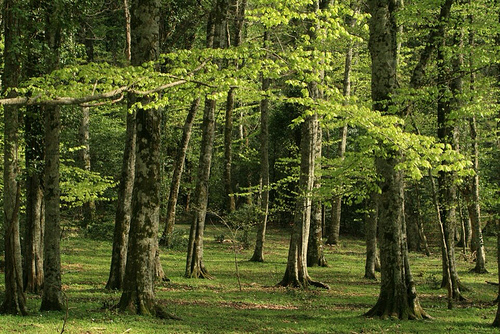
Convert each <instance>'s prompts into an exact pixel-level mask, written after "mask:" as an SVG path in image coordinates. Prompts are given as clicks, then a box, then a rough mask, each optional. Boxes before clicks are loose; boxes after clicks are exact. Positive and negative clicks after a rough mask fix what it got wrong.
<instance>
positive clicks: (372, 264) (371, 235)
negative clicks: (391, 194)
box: [365, 194, 380, 279]
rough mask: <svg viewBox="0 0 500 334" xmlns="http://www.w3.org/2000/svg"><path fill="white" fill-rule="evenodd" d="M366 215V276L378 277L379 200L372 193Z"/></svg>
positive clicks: (370, 277)
mask: <svg viewBox="0 0 500 334" xmlns="http://www.w3.org/2000/svg"><path fill="white" fill-rule="evenodd" d="M366 203H367V205H366V207H367V213H366V215H365V239H366V263H365V278H368V279H376V275H375V271H376V270H377V267H378V269H380V257H379V254H378V250H377V224H378V206H377V204H378V200H377V198H376V195H375V194H371V195H370V198H369V199H367V200H366Z"/></svg>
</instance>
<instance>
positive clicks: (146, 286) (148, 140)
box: [118, 0, 164, 316]
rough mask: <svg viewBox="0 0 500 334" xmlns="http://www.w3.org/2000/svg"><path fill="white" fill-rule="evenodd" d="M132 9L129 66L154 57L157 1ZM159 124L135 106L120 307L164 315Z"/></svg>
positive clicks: (140, 0)
mask: <svg viewBox="0 0 500 334" xmlns="http://www.w3.org/2000/svg"><path fill="white" fill-rule="evenodd" d="M130 13H131V42H132V44H131V53H132V59H131V61H132V65H135V66H138V65H140V64H142V63H144V62H147V61H154V60H156V59H157V57H158V51H159V39H158V35H159V19H160V1H158V0H147V1H145V0H134V1H132V3H131V10H130ZM140 102H141V104H142V105H143V106H144V105H147V104H148V103H149V102H150V99H149V98H148V97H142V98H141V101H140ZM160 124H161V111H160V110H158V109H143V108H138V109H137V111H136V160H135V178H134V186H133V187H134V190H133V196H132V218H131V221H130V233H129V240H128V251H127V265H126V268H125V277H124V281H123V293H122V295H121V298H120V302H119V305H118V307H119V309H120V311H121V312H129V313H133V314H142V315H156V316H164V312H163V311H162V310H161V308H160V307H159V306H158V305H157V304H156V300H155V291H154V282H155V273H156V272H155V270H157V269H158V266H157V263H156V256H157V250H158V224H159V218H160V217H159V212H160V184H161V182H160V180H161V178H160V146H161V126H160Z"/></svg>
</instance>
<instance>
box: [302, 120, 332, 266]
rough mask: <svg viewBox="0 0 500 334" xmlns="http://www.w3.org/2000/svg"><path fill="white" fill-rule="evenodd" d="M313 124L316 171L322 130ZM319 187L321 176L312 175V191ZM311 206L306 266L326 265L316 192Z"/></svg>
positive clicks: (317, 122) (318, 125) (318, 162)
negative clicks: (314, 128)
mask: <svg viewBox="0 0 500 334" xmlns="http://www.w3.org/2000/svg"><path fill="white" fill-rule="evenodd" d="M314 126H315V127H316V130H315V131H316V136H315V142H314V143H313V145H314V146H313V149H314V164H315V166H314V168H315V170H316V171H319V170H321V163H320V160H321V146H322V131H321V124H320V123H319V121H318V120H316V122H315V124H314ZM320 187H321V176H320V175H316V173H315V177H314V184H313V191H318V190H319V189H320ZM312 196H313V197H312V207H311V226H310V232H309V244H308V247H307V266H309V267H315V266H320V267H327V266H328V264H327V262H326V259H325V254H324V252H323V226H322V218H323V215H322V205H321V201H320V200H319V198H318V196H317V194H313V195H312Z"/></svg>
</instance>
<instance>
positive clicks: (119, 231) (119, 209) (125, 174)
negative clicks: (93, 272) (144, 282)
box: [106, 0, 136, 290]
mask: <svg viewBox="0 0 500 334" xmlns="http://www.w3.org/2000/svg"><path fill="white" fill-rule="evenodd" d="M123 8H124V14H125V35H126V38H125V40H126V43H125V44H126V47H125V55H126V58H127V61H128V62H130V61H131V58H132V54H131V49H130V48H131V38H132V37H131V32H130V8H129V2H128V0H123ZM132 103H133V96H131V97H130V98H129V106H130V105H131V104H132ZM129 109H130V108H129ZM126 124H127V125H126V126H127V130H126V132H125V148H124V150H123V159H122V171H121V176H120V185H119V187H118V199H117V205H116V214H115V226H114V230H113V252H112V255H111V267H110V269H109V278H108V282H107V283H106V289H109V290H121V289H122V288H123V279H124V276H125V267H126V265H127V250H128V237H129V232H130V220H131V217H132V193H133V189H134V177H135V145H136V143H135V141H136V124H135V111H134V110H128V112H127V121H126Z"/></svg>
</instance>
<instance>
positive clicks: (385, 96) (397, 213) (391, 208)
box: [365, 0, 428, 319]
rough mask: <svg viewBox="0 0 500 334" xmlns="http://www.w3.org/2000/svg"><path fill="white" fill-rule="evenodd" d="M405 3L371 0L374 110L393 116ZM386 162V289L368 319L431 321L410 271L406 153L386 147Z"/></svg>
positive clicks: (382, 171)
mask: <svg viewBox="0 0 500 334" xmlns="http://www.w3.org/2000/svg"><path fill="white" fill-rule="evenodd" d="M398 7H399V1H395V0H384V1H375V0H370V1H368V11H369V13H370V14H371V19H370V23H369V26H370V39H369V50H370V54H371V59H372V82H371V92H372V99H373V101H374V109H375V110H377V111H380V112H382V113H387V112H388V110H389V106H390V105H392V104H393V102H392V97H393V95H394V94H395V92H396V88H397V80H396V74H397V51H398V43H397V33H398V25H397V22H396V13H397V10H398ZM384 149H385V151H386V156H385V157H377V158H376V161H375V165H376V170H377V173H378V175H379V176H380V178H381V181H380V182H379V187H380V189H381V194H380V197H379V206H378V209H379V215H378V217H379V241H380V263H381V288H380V294H379V297H378V301H377V303H376V304H375V306H374V307H373V308H372V309H371V310H369V311H368V312H367V313H366V314H365V315H366V316H369V317H373V316H378V317H381V318H388V317H395V318H399V319H421V318H426V317H428V316H427V314H426V313H425V311H424V310H423V309H422V307H421V306H420V303H419V300H418V298H417V293H416V287H415V282H414V281H413V277H412V275H411V272H410V265H409V261H408V248H407V245H406V235H405V228H406V226H405V222H404V179H403V175H402V172H401V171H398V170H396V168H395V167H396V165H397V164H398V162H399V159H400V157H401V154H400V152H398V151H394V150H393V149H391V148H390V147H384Z"/></svg>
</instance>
